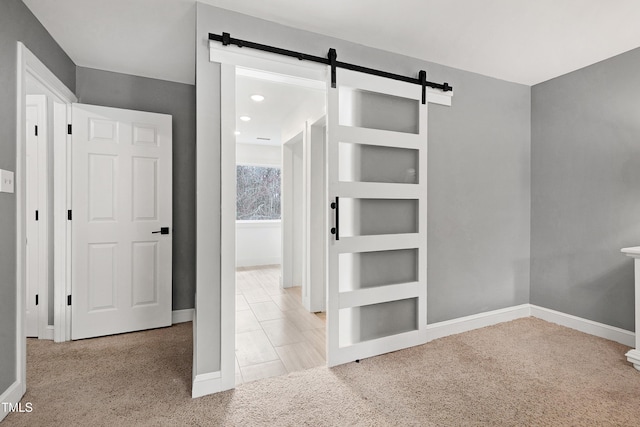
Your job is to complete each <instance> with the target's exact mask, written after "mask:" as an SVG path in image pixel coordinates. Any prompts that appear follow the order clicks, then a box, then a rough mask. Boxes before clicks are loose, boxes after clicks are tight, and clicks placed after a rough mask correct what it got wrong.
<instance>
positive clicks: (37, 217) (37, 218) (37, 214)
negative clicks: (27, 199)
mask: <svg viewBox="0 0 640 427" xmlns="http://www.w3.org/2000/svg"><path fill="white" fill-rule="evenodd" d="M37 220H38V211H36V221H37Z"/></svg>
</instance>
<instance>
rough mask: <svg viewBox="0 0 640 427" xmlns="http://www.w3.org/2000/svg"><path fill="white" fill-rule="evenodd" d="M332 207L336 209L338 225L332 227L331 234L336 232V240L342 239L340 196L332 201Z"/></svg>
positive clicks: (336, 222)
mask: <svg viewBox="0 0 640 427" xmlns="http://www.w3.org/2000/svg"><path fill="white" fill-rule="evenodd" d="M331 209H335V211H336V220H335V224H336V226H335V227H332V228H331V234H335V236H336V240H340V197H338V196H336V201H335V202H331Z"/></svg>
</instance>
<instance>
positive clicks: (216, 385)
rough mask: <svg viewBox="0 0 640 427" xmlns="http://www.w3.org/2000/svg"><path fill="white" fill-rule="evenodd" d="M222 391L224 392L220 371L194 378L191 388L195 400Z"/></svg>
mask: <svg viewBox="0 0 640 427" xmlns="http://www.w3.org/2000/svg"><path fill="white" fill-rule="evenodd" d="M220 391H222V375H221V372H220V371H218V372H210V373H207V374H200V375H196V376H194V377H193V385H192V387H191V397H192V398H193V399H195V398H196V397H202V396H206V395H208V394H213V393H218V392H220Z"/></svg>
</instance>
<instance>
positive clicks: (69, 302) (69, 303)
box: [67, 295, 71, 305]
mask: <svg viewBox="0 0 640 427" xmlns="http://www.w3.org/2000/svg"><path fill="white" fill-rule="evenodd" d="M67 305H71V295H67Z"/></svg>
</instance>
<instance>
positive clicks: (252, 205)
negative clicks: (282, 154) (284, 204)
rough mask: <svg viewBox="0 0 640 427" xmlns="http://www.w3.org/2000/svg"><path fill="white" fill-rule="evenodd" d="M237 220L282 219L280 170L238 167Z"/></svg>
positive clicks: (263, 167)
mask: <svg viewBox="0 0 640 427" xmlns="http://www.w3.org/2000/svg"><path fill="white" fill-rule="evenodd" d="M236 178H237V190H236V191H237V195H236V220H273V219H280V168H275V167H267V166H246V165H238V166H237V167H236Z"/></svg>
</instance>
